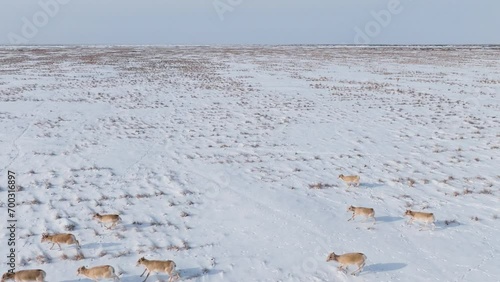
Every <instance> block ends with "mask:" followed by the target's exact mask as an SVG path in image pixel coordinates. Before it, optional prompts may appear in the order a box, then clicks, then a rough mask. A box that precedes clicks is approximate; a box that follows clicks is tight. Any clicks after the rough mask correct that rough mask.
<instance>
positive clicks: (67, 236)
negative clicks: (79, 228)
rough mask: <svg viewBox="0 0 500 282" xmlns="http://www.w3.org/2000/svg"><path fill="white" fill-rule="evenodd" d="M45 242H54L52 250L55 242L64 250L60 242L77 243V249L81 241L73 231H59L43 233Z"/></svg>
mask: <svg viewBox="0 0 500 282" xmlns="http://www.w3.org/2000/svg"><path fill="white" fill-rule="evenodd" d="M43 242H50V243H52V246H51V247H50V249H51V250H52V248H53V247H54V245H55V244H57V245H58V246H59V250H62V248H61V245H60V244H67V245H76V246H77V249H80V242H78V240H76V237H75V235H73V234H71V233H59V234H52V235H49V234H47V233H44V234H42V243H43Z"/></svg>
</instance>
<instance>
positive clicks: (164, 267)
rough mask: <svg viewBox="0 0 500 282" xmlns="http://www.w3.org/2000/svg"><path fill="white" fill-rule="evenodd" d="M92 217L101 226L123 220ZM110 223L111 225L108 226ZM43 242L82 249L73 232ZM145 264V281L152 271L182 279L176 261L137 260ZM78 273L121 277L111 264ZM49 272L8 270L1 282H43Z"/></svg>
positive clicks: (44, 237) (44, 238)
mask: <svg viewBox="0 0 500 282" xmlns="http://www.w3.org/2000/svg"><path fill="white" fill-rule="evenodd" d="M92 219H95V220H97V221H98V222H99V223H100V224H101V226H103V227H105V228H107V229H111V228H113V227H115V226H116V225H117V224H118V223H120V222H121V220H122V219H121V217H120V216H119V215H117V214H103V215H101V214H98V213H96V214H94V216H93V217H92ZM106 224H108V225H109V226H106ZM41 242H42V243H44V242H47V243H51V244H52V245H51V246H50V249H51V250H52V249H53V248H54V246H55V245H57V246H58V247H59V250H62V248H61V245H75V246H76V249H77V251H78V253H79V254H81V251H80V248H81V247H80V242H79V241H78V240H77V239H76V237H75V235H73V234H71V233H57V234H47V233H44V234H42V240H41ZM82 256H83V255H82ZM141 265H142V266H144V268H145V269H144V272H143V273H142V274H141V276H140V277H142V276H143V275H144V273H146V271H148V274H147V275H146V278H145V279H144V281H143V282H145V281H146V280H147V279H148V277H149V275H150V274H151V272H153V273H167V274H168V276H169V279H168V281H169V282H171V281H174V279H180V275H179V273H178V272H177V271H176V269H175V267H176V265H175V262H173V261H171V260H148V259H146V258H144V257H141V258H140V259H139V260H138V261H137V266H141ZM76 274H77V275H81V276H85V277H87V278H89V279H92V280H93V281H98V280H99V279H113V281H119V280H120V278H119V277H118V275H117V274H116V271H115V269H114V267H112V266H111V265H100V266H94V267H91V268H87V267H85V266H81V267H79V268H78V269H77V271H76ZM46 276H47V273H46V272H45V271H44V270H42V269H29V270H20V271H16V272H7V273H5V274H4V275H3V276H2V280H1V282H4V281H9V280H14V281H15V282H28V281H37V282H43V281H45V277H46Z"/></svg>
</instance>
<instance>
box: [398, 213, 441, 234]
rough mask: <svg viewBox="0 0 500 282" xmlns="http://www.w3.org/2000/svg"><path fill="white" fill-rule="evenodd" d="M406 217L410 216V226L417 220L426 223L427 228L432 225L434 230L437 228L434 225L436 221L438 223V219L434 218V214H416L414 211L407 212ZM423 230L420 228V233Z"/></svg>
mask: <svg viewBox="0 0 500 282" xmlns="http://www.w3.org/2000/svg"><path fill="white" fill-rule="evenodd" d="M405 216H410V220H409V221H408V224H412V223H413V221H414V220H416V221H420V222H423V223H425V225H426V226H428V225H429V224H431V225H432V229H433V230H434V227H435V226H436V225H435V224H434V221H436V219H435V218H434V214H433V213H429V212H416V211H412V210H406V212H405ZM422 230H423V229H422V228H420V231H422Z"/></svg>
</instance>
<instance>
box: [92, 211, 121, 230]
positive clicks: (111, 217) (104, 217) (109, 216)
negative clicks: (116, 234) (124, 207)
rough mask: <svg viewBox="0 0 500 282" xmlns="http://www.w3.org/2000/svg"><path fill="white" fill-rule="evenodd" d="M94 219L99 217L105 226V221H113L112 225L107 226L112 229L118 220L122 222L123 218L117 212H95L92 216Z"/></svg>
mask: <svg viewBox="0 0 500 282" xmlns="http://www.w3.org/2000/svg"><path fill="white" fill-rule="evenodd" d="M92 219H97V221H99V222H100V223H101V225H102V226H105V225H104V224H105V223H111V226H109V227H108V226H105V227H106V228H107V229H111V228H113V227H115V226H116V225H117V224H118V222H120V221H121V220H122V219H121V217H120V216H119V215H117V214H102V215H101V214H98V213H96V214H94V216H93V217H92Z"/></svg>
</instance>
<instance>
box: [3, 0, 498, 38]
mask: <svg viewBox="0 0 500 282" xmlns="http://www.w3.org/2000/svg"><path fill="white" fill-rule="evenodd" d="M43 3H45V4H43ZM12 43H15V44H181V45H184V44H188V45H192V44H203V45H204V44H354V43H362V44H500V0H474V1H472V0H15V1H14V0H0V44H12Z"/></svg>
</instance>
